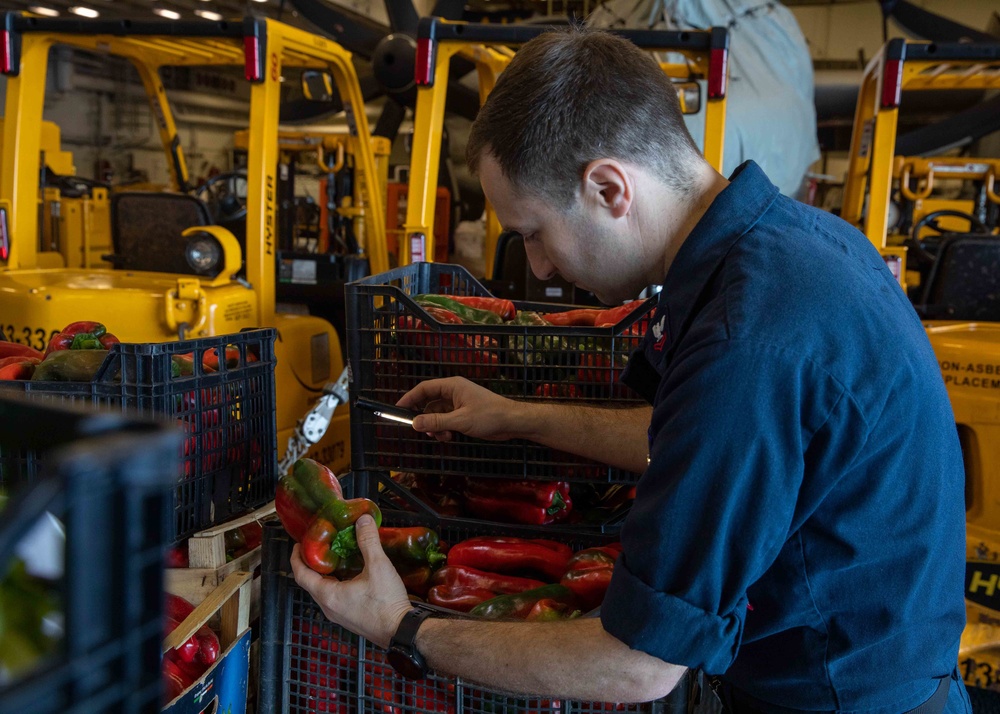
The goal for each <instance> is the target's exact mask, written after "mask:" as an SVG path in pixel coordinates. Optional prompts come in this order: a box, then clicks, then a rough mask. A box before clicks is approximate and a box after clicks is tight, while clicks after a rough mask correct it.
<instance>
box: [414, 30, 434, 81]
mask: <svg viewBox="0 0 1000 714" xmlns="http://www.w3.org/2000/svg"><path fill="white" fill-rule="evenodd" d="M434 50H435V46H434V40H432V39H429V38H426V37H422V38H420V39H418V40H417V61H416V64H415V65H414V68H413V79H414V81H415V82H416V83H417V85H418V86H420V87H433V86H434V55H435V52H434Z"/></svg>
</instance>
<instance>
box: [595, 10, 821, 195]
mask: <svg viewBox="0 0 1000 714" xmlns="http://www.w3.org/2000/svg"><path fill="white" fill-rule="evenodd" d="M587 22H588V24H589V25H591V26H593V27H609V28H649V29H657V28H659V29H675V30H705V29H708V28H710V27H713V26H722V27H727V28H728V29H729V90H728V97H727V98H728V102H727V106H726V137H725V145H724V155H723V174H725V175H726V176H729V174H730V173H732V171H733V170H734V169H735V168H736V167H737V166H739V165H740V164H741V163H743V162H744V161H746V160H747V159H753V160H754V161H756V162H757V163H758V164H760V166H761V168H763V169H764V172H765V173H766V174H767V175H768V177H769V178H770V179H771V181H773V182H774V183H775V184H776V185H777V186H778V188H780V189H781V192H782V193H784V194H786V195H789V196H795V195H796V194H797V193H799V191H800V188H801V186H802V181H803V177H804V176H805V173H806V171H807V169H808V168H809V166H810V164H812V163H813V162H814V161H816V160H817V159H818V158H819V143H818V141H817V139H816V107H815V104H814V103H813V91H814V85H813V68H812V58H811V57H810V55H809V48H808V46H807V45H806V41H805V38H804V37H803V35H802V31H801V30H800V29H799V25H798V23H797V22H796V20H795V17H794V16H793V15H792V13H791V12H790V11H789V10H788V9H787V8H786V7H784V6H783V5H781V4H780V3H777V2H764V3H762V2H760V1H759V0H607V2H605V3H603V4H602V5H600V6H599V7H598V8H597V9H596V10H595V11H594V12H593V13H591V15H590V17H589V18H588V21H587ZM703 96H704V95H703ZM702 104H703V105H704V101H703V102H702ZM702 112H704V109H703V110H702ZM685 119H686V120H687V124H688V129H689V130H690V131H691V135H692V136H693V137H694V140H695V141H696V142H697V143H698V145H699V146H701V145H702V139H703V135H704V128H705V127H704V120H705V118H704V114H703V113H701V114H693V115H689V116H686V117H685Z"/></svg>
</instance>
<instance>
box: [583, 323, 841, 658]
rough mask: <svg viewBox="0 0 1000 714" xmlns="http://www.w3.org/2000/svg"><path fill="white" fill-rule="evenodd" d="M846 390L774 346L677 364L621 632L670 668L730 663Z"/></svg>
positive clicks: (621, 587)
mask: <svg viewBox="0 0 1000 714" xmlns="http://www.w3.org/2000/svg"><path fill="white" fill-rule="evenodd" d="M843 394H844V389H843V387H842V385H840V384H839V383H838V382H837V381H836V380H834V379H832V378H830V377H829V375H827V374H826V373H825V372H823V371H822V370H820V369H818V368H816V367H815V366H813V365H812V364H810V363H808V362H807V361H803V360H802V359H801V357H799V356H798V355H795V354H791V353H789V352H788V351H787V350H783V349H781V348H779V347H772V346H769V345H766V344H759V343H752V342H747V341H739V340H726V341H723V342H716V343H713V344H710V345H707V346H705V347H701V348H699V349H697V350H694V351H689V352H688V353H687V354H686V355H682V356H679V357H678V358H676V359H675V361H674V363H673V364H672V365H671V366H670V369H669V371H668V372H667V374H666V375H665V377H664V378H663V381H662V382H661V384H660V387H659V390H658V394H657V401H656V404H655V406H654V410H653V417H652V423H651V426H650V436H651V439H650V465H649V467H648V468H647V470H646V472H645V473H644V474H643V476H642V478H641V480H640V482H639V484H638V487H637V492H636V499H635V504H634V506H633V507H632V510H631V511H630V513H629V516H628V518H627V519H626V521H625V524H624V525H623V528H622V545H623V548H624V552H623V555H622V557H621V558H620V559H619V561H618V564H617V565H616V567H615V573H614V577H613V579H612V581H611V586H610V588H609V589H608V593H607V595H606V597H605V600H604V603H603V605H602V607H601V621H602V623H603V625H604V628H605V629H606V630H607V631H608V632H609V633H610V634H612V635H613V636H615V637H616V638H618V639H619V640H621V641H622V642H624V643H625V644H627V645H628V646H629V647H632V648H633V649H638V650H641V651H643V652H646V653H648V654H651V655H653V656H655V657H658V658H660V659H662V660H664V661H666V662H670V663H672V664H677V665H684V666H688V667H697V668H701V669H704V670H705V671H706V672H708V673H710V674H722V673H724V672H725V671H726V670H727V669H728V668H729V666H730V665H731V664H732V662H733V660H734V659H735V658H736V654H737V652H738V650H739V647H740V642H741V638H742V636H743V629H744V622H745V620H746V617H747V612H748V596H747V590H748V588H750V586H751V585H752V584H753V583H754V582H755V581H757V580H758V579H759V578H760V576H761V575H763V573H764V572H765V571H766V570H767V569H768V567H769V566H770V565H771V564H772V563H773V562H774V561H775V559H776V558H777V556H778V554H779V552H780V551H781V548H782V547H783V545H784V543H785V542H786V540H787V539H788V537H789V535H790V534H791V533H792V532H793V530H794V529H795V528H796V527H797V525H796V523H797V521H798V520H799V519H800V518H801V517H803V515H804V514H803V513H802V512H801V508H802V506H803V504H801V503H798V495H799V492H800V490H801V488H802V481H803V475H804V472H805V462H806V449H807V448H808V445H809V442H810V440H811V438H812V436H813V434H815V433H816V431H817V430H818V429H820V427H821V426H822V425H823V423H824V422H825V421H826V419H827V418H828V416H829V414H830V412H831V410H832V409H833V408H834V407H835V406H836V405H837V404H838V402H839V401H840V400H841V399H842V397H843ZM820 490H822V489H820ZM749 605H750V606H751V607H752V605H753V603H752V601H751V602H749Z"/></svg>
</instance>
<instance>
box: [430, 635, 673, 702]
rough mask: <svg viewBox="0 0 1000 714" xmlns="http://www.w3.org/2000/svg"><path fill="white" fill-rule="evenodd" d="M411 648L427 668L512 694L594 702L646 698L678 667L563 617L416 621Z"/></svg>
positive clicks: (669, 683)
mask: <svg viewBox="0 0 1000 714" xmlns="http://www.w3.org/2000/svg"><path fill="white" fill-rule="evenodd" d="M416 644H417V649H419V650H420V652H421V653H422V654H423V655H424V657H425V658H426V659H427V662H428V664H429V665H430V666H431V668H432V669H434V670H436V671H438V672H441V673H447V674H450V675H455V676H459V677H464V678H466V679H470V680H472V681H475V682H478V683H480V684H483V685H485V686H488V687H491V688H494V689H500V690H504V691H508V692H512V693H525V692H529V693H538V694H543V695H545V696H551V697H560V698H567V699H577V700H583V701H598V702H637V701H650V700H652V699H658V698H660V697H662V696H664V695H666V694H667V693H668V692H670V690H672V689H673V688H674V686H675V685H676V684H677V682H678V680H679V679H680V677H681V675H682V674H683V673H684V670H685V668H684V667H680V666H677V665H673V664H667V663H666V662H663V661H662V660H660V659H657V658H656V657H652V656H651V655H648V654H646V653H644V652H639V651H638V650H632V649H629V647H627V646H626V645H625V644H623V643H622V642H621V641H619V640H617V639H615V638H614V637H612V636H611V635H609V634H608V633H607V632H605V631H604V628H603V627H602V626H601V621H600V619H599V618H582V619H576V620H569V621H566V622H548V623H527V622H483V621H481V620H459V619H449V620H446V619H435V618H431V619H428V620H425V621H424V624H423V625H422V626H421V628H420V632H419V633H418V635H417V641H416Z"/></svg>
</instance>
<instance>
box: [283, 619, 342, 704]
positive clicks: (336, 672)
mask: <svg viewBox="0 0 1000 714" xmlns="http://www.w3.org/2000/svg"><path fill="white" fill-rule="evenodd" d="M333 627H335V626H334V625H332V624H329V623H327V624H325V625H323V626H321V625H319V624H318V623H316V622H314V621H312V620H311V619H309V618H306V619H302V618H300V617H293V618H292V625H291V637H290V640H291V650H290V654H291V664H292V666H291V668H290V672H289V675H290V679H291V683H292V686H291V687H290V688H289V698H290V701H289V704H290V705H291V707H292V708H293V709H295V710H301V711H304V712H305V711H308V712H311V713H312V712H315V713H319V712H323V713H330V714H350V713H351V711H352V709H351V707H350V704H349V700H350V698H349V697H348V694H347V692H348V689H349V685H348V684H347V681H348V680H352V681H353V679H354V677H355V674H354V673H355V672H356V671H357V668H358V650H357V646H356V645H353V646H352V645H351V643H350V642H349V641H347V640H343V639H341V638H340V637H339V636H338V635H337V634H334V633H331V632H328V631H327V629H328V628H333ZM310 633H311V634H310Z"/></svg>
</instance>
